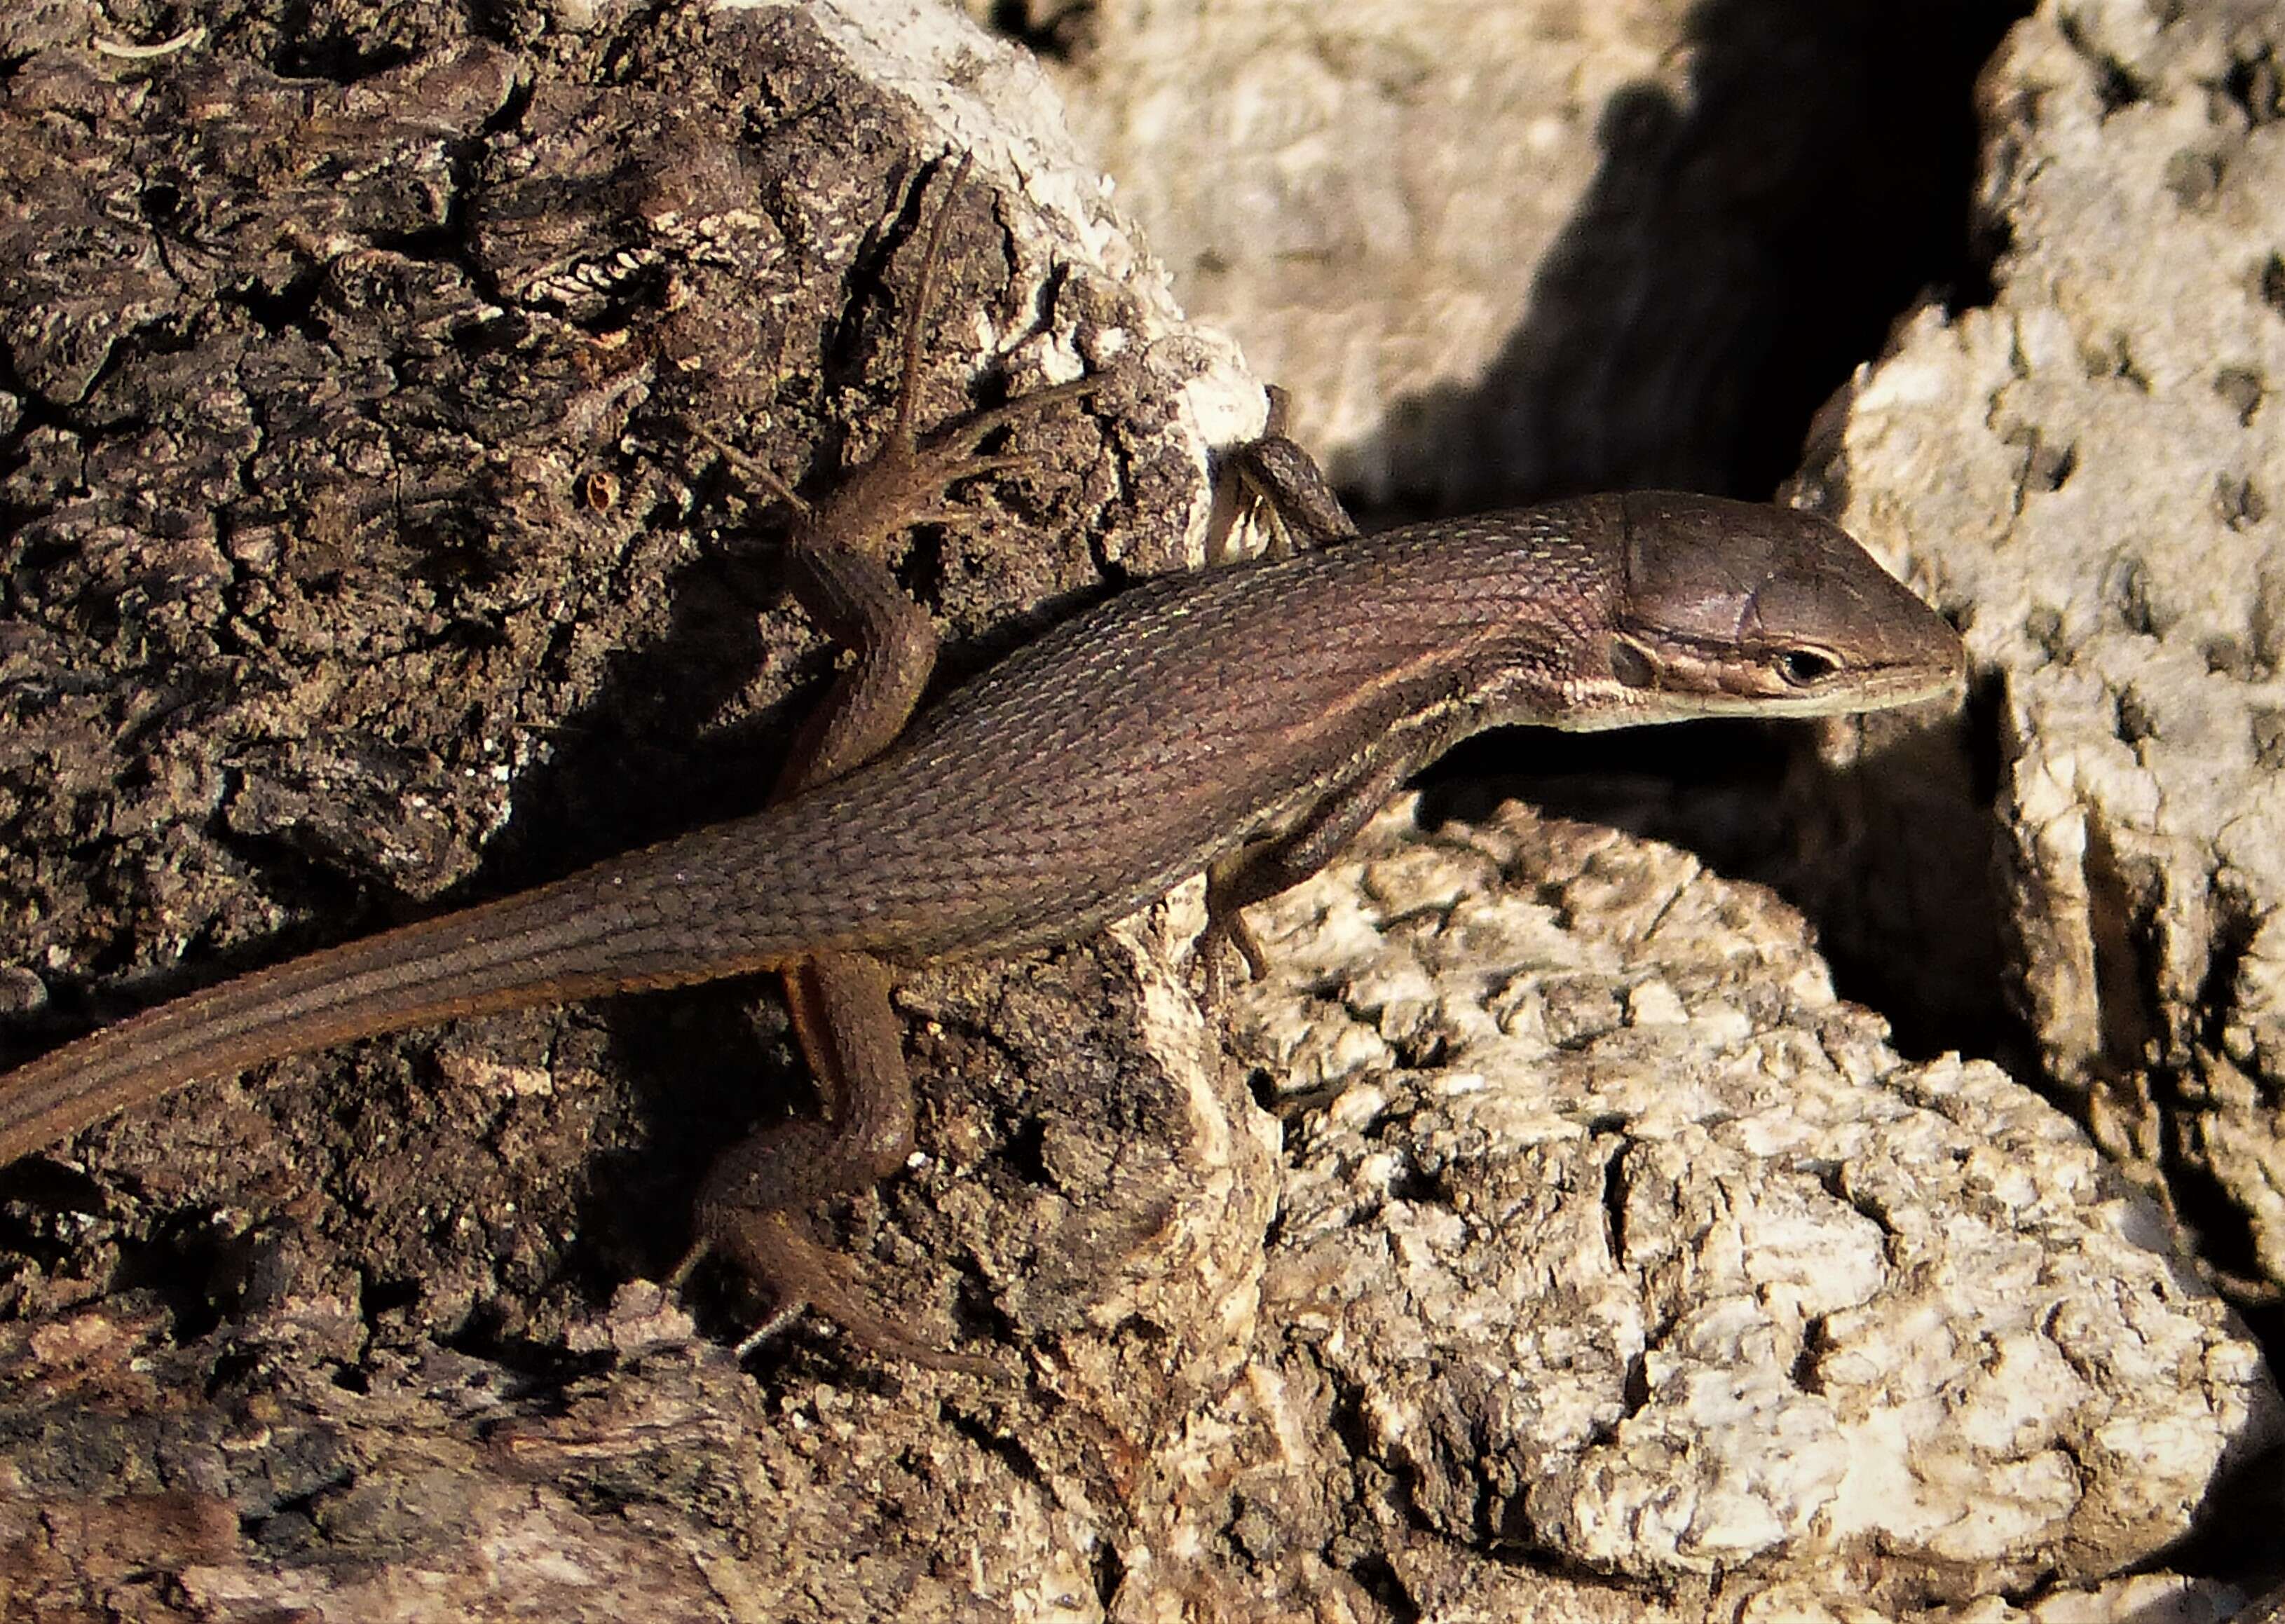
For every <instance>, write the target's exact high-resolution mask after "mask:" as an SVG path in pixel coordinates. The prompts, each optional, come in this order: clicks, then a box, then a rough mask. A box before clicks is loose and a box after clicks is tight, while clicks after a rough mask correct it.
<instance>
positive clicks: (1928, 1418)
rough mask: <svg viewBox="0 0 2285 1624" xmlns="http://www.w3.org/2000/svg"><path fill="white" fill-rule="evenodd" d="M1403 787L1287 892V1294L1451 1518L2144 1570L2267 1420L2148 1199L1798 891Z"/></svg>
mask: <svg viewBox="0 0 2285 1624" xmlns="http://www.w3.org/2000/svg"><path fill="white" fill-rule="evenodd" d="M1408 812H1409V808H1405V807H1402V806H1400V807H1398V808H1396V809H1394V810H1393V811H1392V812H1390V813H1389V814H1386V815H1385V816H1384V817H1383V819H1382V820H1380V821H1379V822H1378V823H1377V824H1376V825H1375V827H1374V829H1373V830H1372V831H1370V832H1369V834H1368V836H1367V837H1366V839H1365V841H1364V843H1363V850H1362V851H1361V852H1360V853H1359V855H1358V857H1357V859H1355V861H1353V862H1344V863H1342V864H1340V865H1338V866H1337V867H1335V868H1334V869H1332V870H1331V871H1329V872H1328V873H1327V874H1326V875H1323V876H1320V878H1319V879H1318V880H1316V881H1315V882H1313V883H1311V884H1309V885H1308V886H1306V887H1303V888H1302V889H1300V890H1297V891H1295V892H1294V893H1292V894H1291V895H1289V896H1288V897H1287V898H1284V899H1282V900H1280V901H1279V902H1277V903H1276V904H1274V905H1271V906H1268V907H1266V908H1265V909H1263V910H1262V912H1263V914H1266V915H1267V916H1268V922H1270V923H1271V931H1270V933H1269V934H1268V936H1267V937H1266V940H1267V942H1268V945H1269V946H1270V947H1271V950H1272V952H1273V953H1274V955H1275V962H1276V965H1277V969H1276V974H1275V975H1274V976H1273V977H1272V978H1271V980H1270V981H1269V983H1268V985H1265V986H1262V987H1260V988H1256V989H1254V990H1252V992H1251V993H1250V994H1249V996H1248V998H1247V1000H1246V1004H1245V1010H1246V1013H1245V1017H1244V1019H1243V1020H1242V1022H1241V1026H1240V1031H1241V1033H1242V1035H1243V1036H1244V1038H1245V1041H1246V1042H1247V1043H1248V1044H1249V1045H1250V1046H1251V1047H1252V1048H1253V1049H1254V1050H1255V1052H1256V1053H1257V1054H1258V1055H1259V1056H1260V1062H1261V1063H1262V1064H1263V1065H1264V1067H1265V1069H1266V1071H1267V1073H1268V1075H1269V1076H1270V1077H1273V1078H1275V1079H1278V1081H1277V1084H1276V1086H1277V1087H1279V1089H1280V1090H1281V1091H1282V1092H1283V1094H1284V1095H1285V1097H1287V1098H1288V1099H1289V1100H1290V1101H1291V1102H1292V1104H1291V1105H1290V1107H1289V1109H1288V1113H1287V1114H1288V1120H1289V1135H1288V1144H1287V1153H1288V1157H1289V1160H1291V1162H1292V1165H1293V1171H1292V1173H1291V1175H1290V1176H1289V1178H1288V1181H1287V1186H1286V1194H1285V1198H1284V1205H1283V1208H1282V1210H1281V1213H1280V1220H1279V1225H1278V1231H1277V1235H1276V1241H1275V1243H1274V1244H1273V1245H1272V1247H1271V1250H1270V1253H1269V1264H1268V1275H1267V1277H1266V1280H1265V1283H1264V1288H1263V1291H1264V1299H1265V1309H1266V1311H1267V1313H1268V1315H1269V1317H1270V1319H1271V1320H1272V1321H1273V1322H1279V1323H1282V1324H1284V1326H1285V1327H1286V1328H1287V1330H1288V1334H1289V1336H1290V1337H1291V1338H1292V1339H1293V1340H1294V1341H1295V1342H1297V1343H1298V1344H1300V1345H1302V1346H1305V1347H1307V1348H1309V1349H1310V1350H1312V1351H1313V1353H1315V1357H1316V1358H1317V1359H1318V1360H1320V1361H1323V1364H1324V1366H1325V1368H1326V1369H1327V1371H1328V1373H1329V1375H1330V1376H1331V1380H1332V1381H1333V1383H1334V1384H1335V1385H1336V1386H1337V1387H1338V1388H1339V1389H1340V1390H1342V1391H1346V1392H1350V1393H1355V1394H1356V1395H1357V1411H1356V1422H1355V1424H1356V1428H1357V1431H1358V1442H1359V1443H1360V1445H1361V1447H1362V1452H1363V1454H1364V1455H1365V1457H1366V1458H1367V1459H1368V1460H1370V1461H1372V1462H1375V1463H1378V1464H1379V1465H1380V1466H1382V1467H1383V1468H1384V1469H1385V1470H1386V1471H1387V1473H1388V1474H1389V1475H1390V1477H1391V1479H1394V1480H1395V1481H1398V1482H1401V1483H1402V1484H1403V1485H1404V1486H1405V1494H1406V1498H1407V1500H1408V1502H1409V1504H1410V1505H1411V1506H1412V1507H1413V1508H1414V1509H1415V1510H1417V1513H1418V1515H1420V1516H1421V1517H1422V1518H1424V1519H1425V1521H1426V1522H1427V1524H1428V1525H1429V1526H1431V1527H1432V1528H1433V1529H1434V1530H1435V1531H1436V1532H1437V1533H1439V1534H1441V1535H1443V1536H1444V1537H1445V1538H1446V1539H1449V1540H1451V1541H1455V1542H1477V1543H1481V1544H1485V1545H1486V1546H1488V1547H1493V1546H1496V1547H1501V1548H1505V1549H1512V1550H1515V1551H1517V1552H1519V1553H1527V1554H1529V1555H1532V1556H1535V1557H1540V1558H1543V1559H1554V1560H1558V1561H1562V1562H1569V1563H1576V1564H1581V1565H1585V1566H1588V1567H1590V1568H1594V1569H1598V1570H1600V1571H1604V1572H1606V1573H1618V1574H1624V1575H1629V1576H1631V1577H1634V1578H1637V1579H1640V1580H1652V1579H1657V1580H1662V1581H1667V1582H1669V1583H1671V1582H1673V1581H1676V1580H1677V1579H1679V1578H1681V1577H1682V1576H1684V1575H1690V1574H1694V1575H1700V1576H1702V1577H1707V1578H1716V1577H1722V1576H1726V1578H1727V1582H1728V1583H1729V1584H1730V1586H1731V1589H1732V1594H1733V1595H1736V1594H1738V1593H1739V1591H1740V1590H1747V1589H1748V1587H1747V1581H1746V1577H1745V1576H1748V1575H1750V1576H1755V1577H1756V1578H1758V1577H1762V1576H1765V1575H1768V1574H1772V1573H1777V1574H1781V1575H1782V1576H1783V1578H1784V1580H1785V1581H1786V1583H1787V1584H1789V1585H1792V1586H1795V1587H1807V1588H1812V1589H1822V1590H1823V1591H1824V1593H1825V1594H1826V1595H1827V1596H1828V1597H1838V1596H1842V1595H1848V1594H1851V1593H1864V1594H1868V1595H1870V1596H1873V1597H1880V1598H1882V1599H1885V1600H1890V1601H1896V1600H1903V1599H1905V1598H1916V1599H1923V1600H1926V1599H1943V1600H1947V1601H1955V1602H1964V1601H1967V1600H1971V1599H1973V1598H1975V1597H1980V1596H1989V1595H1991V1594H1994V1593H1996V1592H1998V1591H2001V1590H2013V1589H2019V1588H2021V1587H2023V1586H2026V1585H2029V1584H2033V1583H2037V1582H2040V1581H2052V1580H2054V1579H2062V1580H2066V1581H2068V1580H2075V1579H2087V1578H2093V1577H2100V1576H2101V1575H2103V1574H2107V1573H2113V1572H2116V1570H2118V1569H2119V1568H2121V1567H2124V1566H2126V1565H2131V1564H2134V1563H2137V1562H2140V1561H2145V1560H2148V1557H2150V1556H2151V1555H2152V1554H2153V1553H2155V1551H2157V1550H2159V1549H2163V1548H2164V1547H2165V1546H2167V1545H2168V1544H2170V1543H2171V1542H2173V1541H2175V1540H2176V1539H2178V1538H2179V1537H2180V1536H2181V1535H2182V1534H2185V1533H2186V1532H2187V1530H2188V1529H2189V1528H2190V1527H2191V1526H2193V1522H2192V1519H2193V1515H2194V1512H2195V1509H2196V1507H2197V1506H2198V1504H2199V1502H2200V1501H2201V1499H2202V1498H2203V1495H2205V1493H2206V1491H2207V1487H2208V1486H2209V1485H2210V1483H2211V1482H2212V1481H2213V1480H2214V1479H2215V1477H2216V1476H2217V1474H2218V1473H2219V1472H2221V1471H2223V1469H2224V1468H2225V1467H2226V1466H2229V1465H2231V1464H2234V1463H2237V1462H2242V1461H2243V1460H2245V1459H2248V1458H2250V1456H2251V1455H2252V1454H2253V1453H2254V1452H2255V1451H2256V1450H2257V1449H2258V1447H2262V1446H2264V1445H2265V1444H2268V1443H2271V1442H2273V1441H2274V1440H2276V1439H2277V1438H2278V1436H2279V1435H2280V1434H2279V1420H2280V1416H2279V1413H2278V1409H2277V1404H2276V1395H2275V1393H2274V1390H2273V1387H2272V1386H2271V1385H2270V1384H2269V1381H2268V1378H2267V1376H2266V1374H2265V1371H2264V1370H2263V1369H2262V1366H2261V1363H2260V1359H2259V1355H2258V1350H2256V1349H2255V1348H2254V1347H2253V1345H2251V1344H2250V1343H2249V1342H2248V1341H2246V1340H2245V1339H2244V1338H2243V1337H2242V1334H2240V1332H2239V1331H2238V1330H2236V1328H2235V1327H2234V1322H2233V1321H2232V1319H2231V1316H2230V1315H2229V1314H2228V1313H2227V1312H2226V1309H2225V1308H2224V1307H2223V1306H2222V1305H2221V1304H2220V1303H2219V1302H2218V1300H2216V1299H2215V1298H2213V1297H2212V1296H2210V1294H2208V1293H2207V1292H2205V1291H2202V1290H2200V1289H2199V1288H2198V1287H2197V1286H2196V1285H2195V1283H2194V1282H2193V1281H2191V1280H2190V1279H2188V1278H2187V1276H2186V1275H2185V1272H2184V1270H2183V1269H2182V1267H2181V1265H2180V1262H2179V1259H2177V1258H2176V1257H2175V1256H2174V1255H2173V1254H2172V1252H2171V1247H2170V1245H2169V1243H2168V1242H2167V1239H2166V1235H2165V1229H2164V1226H2163V1223H2162V1222H2161V1221H2160V1220H2159V1216H2158V1214H2157V1212H2155V1209H2153V1208H2151V1207H2149V1206H2148V1204H2146V1203H2145V1202H2143V1201H2142V1200H2141V1199H2140V1198H2139V1197H2135V1196H2132V1195H2130V1194H2129V1193H2128V1192H2127V1190H2126V1189H2125V1187H2124V1185H2123V1183H2122V1182H2121V1181H2118V1180H2117V1179H2116V1177H2115V1176H2113V1175H2112V1174H2110V1173H2108V1171H2107V1169H2106V1167H2105V1165H2104V1164H2103V1163H2102V1161H2101V1159H2100V1157H2099V1156H2098V1154H2097V1153H2096V1151H2095V1149H2094V1148H2093V1146H2092V1145H2090V1144H2089V1143H2088V1142H2086V1141H2085V1138H2084V1137H2083V1136H2082V1135H2081V1134H2080V1133H2079V1132H2078V1130H2077V1128H2076V1127H2074V1126H2072V1125H2071V1124H2070V1123H2069V1121H2068V1120H2067V1119H2066V1118H2063V1117H2062V1116H2061V1114H2060V1113H2059V1112H2057V1111H2055V1110H2053V1108H2052V1107H2050V1106H2048V1105H2046V1104H2045V1103H2043V1102H2040V1101H2039V1100H2038V1097H2037V1096H2035V1095H2034V1094H2031V1093H2030V1091H2028V1090H2026V1089H2024V1088H2022V1087H2018V1086H2017V1085H2015V1084H2014V1083H2012V1082H2010V1081H2009V1080H2007V1079H2006V1077H2005V1076H2004V1075H2003V1074H2002V1073H2001V1072H2000V1071H1998V1069H1997V1068H1996V1067H1993V1066H1991V1065H1990V1064H1988V1063H1961V1062H1959V1060H1957V1059H1956V1058H1946V1059H1944V1060H1941V1061H1937V1062H1935V1063H1929V1064H1925V1065H1907V1064H1905V1063H1902V1062H1901V1061H1899V1060H1898V1058H1897V1057H1896V1055H1895V1054H1894V1053H1893V1052H1892V1051H1890V1050H1889V1049H1888V1047H1886V1045H1885V1044H1884V1043H1883V1041H1882V1037H1883V1033H1882V1032H1881V1026H1880V1024H1879V1023H1878V1022H1877V1021H1876V1020H1874V1019H1873V1018H1871V1017H1869V1016H1866V1015H1865V1012H1863V1011H1862V1010H1859V1009H1856V1008H1853V1007H1851V1006H1849V1005H1846V1004H1843V1003H1841V1002H1839V1001H1838V1000H1835V999H1834V997H1833V992H1832V988H1831V986H1830V984H1829V982H1828V979H1827V977H1826V972H1825V969H1824V967H1823V965H1822V963H1821V962H1820V961H1818V958H1817V956H1816V954H1815V953H1814V952H1813V951H1812V949H1811V947H1810V943H1809V940H1808V938H1807V936H1806V933H1805V932H1804V931H1803V930H1802V925H1801V922H1800V920H1799V918H1798V917H1797V916H1795V915H1794V914H1790V913H1788V912H1787V911H1786V910H1784V909H1782V908H1779V907H1776V906H1772V902H1771V898H1769V896H1768V894H1767V893H1766V892H1763V891H1761V890H1758V889H1757V888H1754V887H1747V886H1739V885H1737V884H1735V883H1728V882H1724V881H1722V880H1719V879H1717V878H1716V877H1715V876H1714V875H1710V874H1708V872H1707V871H1706V870H1705V869H1704V868H1703V867H1701V866H1700V864H1699V863H1698V862H1697V861H1696V860H1694V859H1692V858H1690V857H1688V856H1687V855H1685V854H1684V853H1681V852H1678V851H1671V850H1661V849H1656V848H1645V847H1643V846H1641V845H1640V844H1638V843H1632V842H1629V841H1627V840H1625V839H1624V838H1623V837H1621V836H1615V835H1613V834H1611V833H1609V832H1608V831H1606V830H1600V829H1591V828H1583V827H1582V826H1577V825H1568V824H1559V823H1545V822H1542V821H1540V820H1536V819H1535V818H1533V817H1531V816H1530V815H1529V814H1527V813H1526V812H1523V811H1522V810H1521V809H1520V808H1514V807H1511V808H1510V809H1508V810H1507V811H1506V812H1504V813H1503V814H1501V815H1500V816H1499V817H1497V818H1496V819H1494V820H1490V821H1488V822H1487V823H1484V824H1481V825H1479V826H1473V827H1462V826H1455V827H1453V828H1449V829H1448V830H1446V831H1445V833H1444V834H1443V836H1441V837H1440V838H1438V839H1434V840H1430V841H1425V842H1424V841H1421V840H1419V839H1418V838H1417V836H1415V837H1412V838H1409V839H1408V838H1406V833H1407V831H1406V828H1405V825H1406V824H1407V823H1408V822H1409V818H1408ZM1759 1588H1761V1587H1760V1586H1759V1585H1755V1586H1752V1587H1750V1589H1759Z"/></svg>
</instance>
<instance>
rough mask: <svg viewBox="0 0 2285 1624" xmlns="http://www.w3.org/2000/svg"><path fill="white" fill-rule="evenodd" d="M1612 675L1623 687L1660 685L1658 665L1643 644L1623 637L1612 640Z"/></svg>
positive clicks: (1652, 686)
mask: <svg viewBox="0 0 2285 1624" xmlns="http://www.w3.org/2000/svg"><path fill="white" fill-rule="evenodd" d="M1610 662H1611V675H1612V677H1613V678H1614V679H1616V680H1617V682H1618V684H1619V686H1621V687H1627V688H1654V687H1656V686H1658V666H1657V664H1656V663H1655V662H1653V660H1652V659H1651V657H1650V655H1649V653H1648V652H1647V651H1646V650H1645V648H1644V647H1642V645H1641V644H1639V643H1636V642H1633V641H1631V640H1629V639H1626V638H1623V637H1614V638H1613V639H1611V642H1610Z"/></svg>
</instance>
